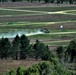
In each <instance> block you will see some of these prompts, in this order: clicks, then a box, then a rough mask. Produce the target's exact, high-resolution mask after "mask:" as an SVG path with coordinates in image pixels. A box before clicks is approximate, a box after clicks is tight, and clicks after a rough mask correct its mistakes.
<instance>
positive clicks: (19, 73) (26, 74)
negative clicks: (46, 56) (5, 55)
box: [4, 61, 74, 75]
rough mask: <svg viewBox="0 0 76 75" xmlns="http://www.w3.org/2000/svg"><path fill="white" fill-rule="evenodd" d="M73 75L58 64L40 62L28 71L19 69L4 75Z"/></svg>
mask: <svg viewBox="0 0 76 75" xmlns="http://www.w3.org/2000/svg"><path fill="white" fill-rule="evenodd" d="M60 74H62V75H74V74H72V73H71V72H69V71H68V70H67V69H65V68H64V67H62V66H61V65H60V64H58V63H57V64H54V63H53V62H49V61H47V62H41V63H38V64H35V65H33V66H31V67H29V68H28V69H24V68H23V67H19V68H18V69H17V70H16V71H15V72H14V70H10V71H9V72H8V73H7V74H6V73H5V74H4V75H60Z"/></svg>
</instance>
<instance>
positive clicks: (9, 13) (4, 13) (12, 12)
mask: <svg viewBox="0 0 76 75" xmlns="http://www.w3.org/2000/svg"><path fill="white" fill-rule="evenodd" d="M35 14H36V15H37V14H39V13H37V12H31V11H30V12H24V11H10V10H0V16H2V15H5V16H6V15H7V16H8V15H10V16H20V15H21V16H23V15H35Z"/></svg>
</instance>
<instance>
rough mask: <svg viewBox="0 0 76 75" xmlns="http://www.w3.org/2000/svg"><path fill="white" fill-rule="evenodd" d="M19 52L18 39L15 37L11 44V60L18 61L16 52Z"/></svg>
mask: <svg viewBox="0 0 76 75" xmlns="http://www.w3.org/2000/svg"><path fill="white" fill-rule="evenodd" d="M19 51H20V37H19V36H18V35H16V37H15V38H14V40H13V42H12V53H13V56H12V57H13V58H14V59H16V60H17V59H18V52H19Z"/></svg>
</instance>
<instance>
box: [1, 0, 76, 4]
mask: <svg viewBox="0 0 76 75" xmlns="http://www.w3.org/2000/svg"><path fill="white" fill-rule="evenodd" d="M8 1H9V0H0V2H8ZM22 1H23V0H11V2H22ZM25 1H28V2H34V1H39V2H41V1H44V2H45V3H55V2H56V3H57V4H63V3H64V2H66V3H69V4H73V3H75V2H76V0H25Z"/></svg>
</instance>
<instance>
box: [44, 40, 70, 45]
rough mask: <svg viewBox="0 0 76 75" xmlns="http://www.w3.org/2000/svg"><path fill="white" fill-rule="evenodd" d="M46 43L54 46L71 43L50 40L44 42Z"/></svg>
mask: <svg viewBox="0 0 76 75" xmlns="http://www.w3.org/2000/svg"><path fill="white" fill-rule="evenodd" d="M43 43H45V45H49V46H54V45H69V43H70V41H55V42H54V41H50V42H43Z"/></svg>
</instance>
